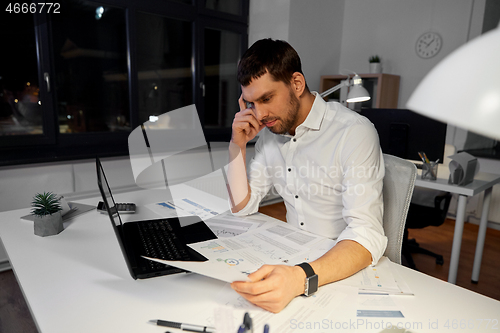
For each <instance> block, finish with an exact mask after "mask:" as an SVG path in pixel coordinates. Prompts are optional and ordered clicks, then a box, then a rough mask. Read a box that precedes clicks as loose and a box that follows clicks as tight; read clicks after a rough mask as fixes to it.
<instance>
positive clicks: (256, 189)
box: [233, 137, 273, 216]
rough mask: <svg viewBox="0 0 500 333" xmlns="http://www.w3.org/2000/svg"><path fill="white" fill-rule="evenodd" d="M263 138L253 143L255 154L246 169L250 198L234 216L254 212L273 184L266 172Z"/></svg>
mask: <svg viewBox="0 0 500 333" xmlns="http://www.w3.org/2000/svg"><path fill="white" fill-rule="evenodd" d="M264 149H265V147H264V140H263V138H262V137H260V138H259V139H258V140H257V143H256V144H255V156H254V157H253V158H252V160H251V161H250V164H249V166H248V170H247V178H248V184H249V185H250V200H249V201H248V203H247V205H246V206H245V207H243V208H242V209H241V210H240V211H238V212H236V213H233V215H235V216H245V215H250V214H254V213H256V212H257V211H258V210H259V204H260V202H261V201H262V199H263V198H264V197H265V196H266V194H267V192H269V190H270V189H271V186H272V185H273V183H272V179H271V177H270V175H269V174H268V172H267V168H266V159H265V155H264Z"/></svg>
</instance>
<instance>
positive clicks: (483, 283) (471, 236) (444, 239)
mask: <svg viewBox="0 0 500 333" xmlns="http://www.w3.org/2000/svg"><path fill="white" fill-rule="evenodd" d="M260 211H261V212H262V213H265V214H268V215H271V216H274V217H276V218H278V219H280V220H282V221H286V218H285V214H286V210H285V207H284V205H283V204H282V203H278V204H274V205H270V206H265V207H262V208H261V209H260ZM454 225H455V221H454V220H446V222H445V223H444V224H443V225H442V226H440V227H428V228H425V229H420V230H415V229H412V230H410V238H415V239H417V241H418V243H419V244H420V245H421V246H422V247H424V248H426V249H428V250H431V251H433V252H437V253H439V254H441V255H443V257H444V260H445V263H444V265H443V266H439V265H436V262H435V260H434V258H431V257H428V256H425V255H421V254H415V255H413V259H414V261H415V264H416V266H417V268H418V269H419V270H420V271H421V272H424V273H426V274H428V275H431V276H434V277H436V278H438V279H441V280H445V281H446V280H447V278H448V268H449V263H450V255H451V244H452V240H453V231H454ZM477 230H478V226H477V225H474V224H470V223H466V224H465V227H464V235H463V240H462V249H461V253H460V265H459V271H458V277H457V285H459V286H461V287H463V288H466V289H469V290H473V291H475V292H477V293H480V294H483V295H486V296H489V297H491V298H494V299H496V300H500V263H499V262H498V257H499V256H500V231H498V230H493V229H488V231H487V234H486V243H485V247H484V253H483V263H482V266H481V274H480V277H479V283H478V284H473V283H472V282H471V273H472V264H473V261H474V252H475V246H476V238H477ZM0 332H9V333H36V332H37V329H36V326H35V323H34V322H33V319H32V317H31V314H30V312H29V310H28V307H27V305H26V302H25V300H24V297H23V295H22V293H21V290H20V289H19V286H18V284H17V282H16V279H15V277H14V274H13V273H12V271H10V270H9V271H6V272H2V273H0Z"/></svg>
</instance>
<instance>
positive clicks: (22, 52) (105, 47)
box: [0, 0, 249, 165]
mask: <svg viewBox="0 0 500 333" xmlns="http://www.w3.org/2000/svg"><path fill="white" fill-rule="evenodd" d="M60 3H61V6H60V10H59V12H60V13H50V14H47V13H36V14H22V15H20V14H18V15H14V14H9V13H6V12H3V13H2V14H1V15H2V17H1V21H0V26H1V31H0V36H2V40H1V43H2V46H3V47H2V49H4V50H7V49H8V50H9V52H1V53H0V154H2V156H3V158H2V160H1V161H0V165H9V164H19V163H30V162H44V161H55V160H69V159H78V158H91V157H95V156H96V155H98V156H113V155H115V156H116V155H127V154H128V147H127V138H128V134H129V133H130V131H131V130H133V129H134V128H136V127H137V126H139V125H140V124H141V123H143V122H144V121H147V120H149V119H150V117H152V116H153V117H154V116H157V115H160V114H163V113H165V112H168V111H171V110H174V109H177V108H180V107H184V106H187V105H190V104H193V103H194V104H196V106H197V110H198V113H199V115H200V119H201V121H202V125H203V127H204V130H205V135H206V138H207V140H208V141H221V140H229V138H230V127H231V123H232V119H233V117H234V114H235V112H237V111H238V109H239V108H238V103H237V100H238V97H239V94H240V92H239V85H238V83H237V81H236V66H237V63H238V60H239V58H240V56H241V54H242V52H243V51H244V50H245V49H246V47H247V43H248V35H247V30H248V6H249V5H248V0H227V1H223V0H216V1H214V0H168V1H167V0H165V1H156V0H102V1H97V2H92V1H86V0H61V1H60ZM21 41H22V42H21Z"/></svg>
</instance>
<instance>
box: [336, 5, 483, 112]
mask: <svg viewBox="0 0 500 333" xmlns="http://www.w3.org/2000/svg"><path fill="white" fill-rule="evenodd" d="M472 4H473V0H461V1H456V0H419V1H413V0H372V1H365V0H347V1H346V4H345V12H344V29H343V38H342V50H341V57H340V66H339V67H340V68H341V69H342V68H346V69H350V70H353V71H356V72H364V73H366V72H368V57H369V56H370V55H374V54H378V55H379V56H380V57H381V59H382V67H383V71H384V72H385V73H389V74H397V75H400V76H401V82H400V91H399V104H398V107H399V108H404V106H405V104H406V101H407V100H408V99H409V97H410V95H411V93H412V92H413V91H414V89H415V88H416V86H417V85H418V84H419V83H420V81H421V80H422V78H423V77H424V76H425V75H426V74H427V73H428V72H429V71H430V70H431V69H432V68H433V67H434V66H435V65H436V64H437V63H438V62H440V61H441V60H443V59H444V58H445V57H446V56H447V55H448V54H450V53H451V52H452V51H453V50H455V49H456V48H457V47H459V46H460V45H462V44H464V43H465V42H466V41H467V39H468V35H469V26H470V20H471V10H472ZM427 31H435V32H437V33H439V34H440V35H441V37H442V38H443V46H442V49H441V51H440V52H439V53H438V55H436V56H435V57H433V58H430V59H421V58H420V57H418V56H417V54H416V52H415V42H416V40H417V39H418V37H419V36H420V35H422V34H423V33H425V32H427Z"/></svg>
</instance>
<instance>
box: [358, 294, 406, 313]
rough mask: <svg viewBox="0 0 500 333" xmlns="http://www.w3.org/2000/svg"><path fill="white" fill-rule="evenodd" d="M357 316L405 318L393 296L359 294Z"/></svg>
mask: <svg viewBox="0 0 500 333" xmlns="http://www.w3.org/2000/svg"><path fill="white" fill-rule="evenodd" d="M356 316H357V317H368V318H404V315H403V313H402V312H401V309H400V308H399V307H398V306H397V305H396V303H395V302H394V300H393V299H392V296H388V295H386V296H373V295H358V306H357V311H356Z"/></svg>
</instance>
